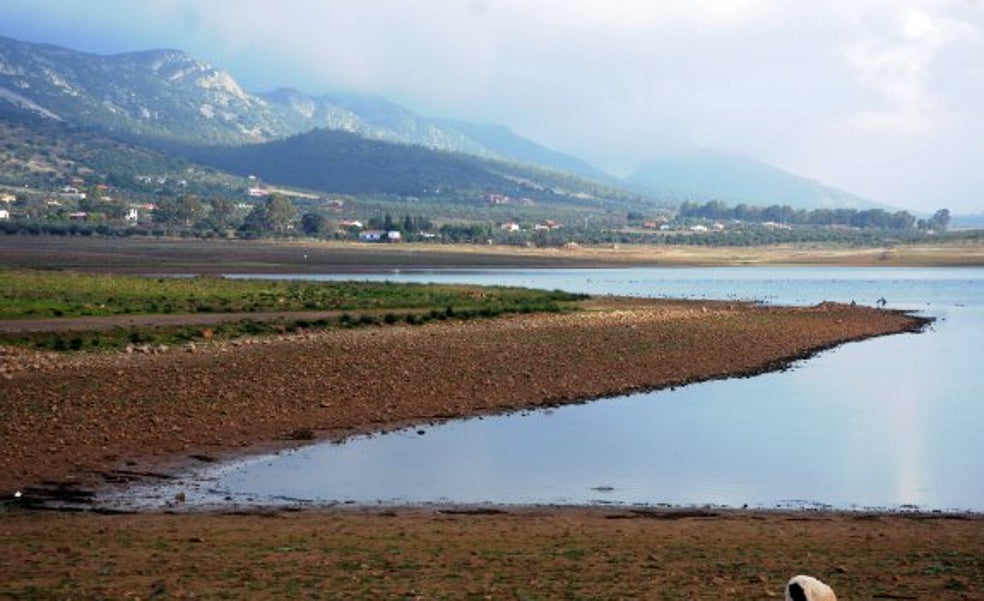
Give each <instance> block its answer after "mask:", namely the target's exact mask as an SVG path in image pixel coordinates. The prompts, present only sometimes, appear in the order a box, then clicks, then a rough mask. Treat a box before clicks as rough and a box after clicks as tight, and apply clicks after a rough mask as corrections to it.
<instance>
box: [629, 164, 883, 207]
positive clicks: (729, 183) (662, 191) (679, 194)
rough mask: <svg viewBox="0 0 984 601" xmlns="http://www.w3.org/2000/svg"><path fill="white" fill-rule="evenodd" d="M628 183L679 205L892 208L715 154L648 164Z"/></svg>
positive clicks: (771, 166) (766, 167) (776, 169)
mask: <svg viewBox="0 0 984 601" xmlns="http://www.w3.org/2000/svg"><path fill="white" fill-rule="evenodd" d="M622 183H623V184H625V185H626V186H629V187H630V188H632V189H635V190H637V191H640V192H644V193H647V194H653V195H656V196H666V195H673V196H675V197H676V199H677V200H680V201H683V200H700V201H704V200H721V201H723V202H726V203H728V204H731V205H735V204H740V203H745V204H748V205H756V206H768V205H788V206H791V207H793V208H795V209H813V208H827V209H838V208H853V209H874V208H881V209H887V208H892V207H888V206H887V205H882V204H879V203H876V202H873V201H870V200H867V199H865V198H863V197H861V196H858V195H856V194H850V193H848V192H843V191H841V190H837V189H835V188H831V187H830V186H825V185H823V184H821V183H820V182H817V181H815V180H811V179H809V178H806V177H802V176H799V175H794V174H792V173H789V172H788V171H785V170H783V169H780V168H778V167H775V166H773V165H769V164H767V163H763V162H761V161H756V160H754V159H748V158H744V157H736V156H729V155H725V154H720V153H716V152H711V151H701V152H696V153H692V154H688V155H680V156H673V157H667V158H663V159H659V160H653V161H649V162H647V163H645V164H644V165H642V166H641V167H639V169H637V170H636V171H635V172H634V173H633V174H631V175H629V176H628V177H626V178H625V179H623V180H622Z"/></svg>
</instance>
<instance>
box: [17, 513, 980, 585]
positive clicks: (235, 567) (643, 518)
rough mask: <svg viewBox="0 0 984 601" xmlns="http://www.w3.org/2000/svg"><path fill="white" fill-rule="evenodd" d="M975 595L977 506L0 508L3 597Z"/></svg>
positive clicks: (978, 567) (977, 542) (977, 543)
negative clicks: (808, 577)
mask: <svg viewBox="0 0 984 601" xmlns="http://www.w3.org/2000/svg"><path fill="white" fill-rule="evenodd" d="M801 572H806V573H810V574H813V575H815V576H817V577H819V578H821V579H823V580H824V581H826V582H828V583H829V584H831V585H832V586H833V587H834V589H835V591H837V593H838V594H839V595H840V598H841V599H844V600H852V599H853V600H857V599H924V600H934V601H943V600H949V599H982V598H984V587H982V585H981V578H982V576H984V518H981V517H980V516H971V517H966V516H925V515H869V514H819V513H812V512H805V513H749V512H713V511H683V510H677V511H670V510H667V511H644V512H638V511H632V510H617V509H517V510H510V511H508V512H501V513H495V512H491V513H487V514H481V513H478V514H475V513H472V514H469V513H461V512H455V511H453V510H452V511H450V512H449V511H439V510H422V509H401V510H396V511H389V510H375V511H361V510H359V511H339V510H334V511H321V510H318V511H305V512H299V513H287V512H273V513H258V512H257V513H247V514H239V515H230V514H216V513H208V514H182V515H169V514H142V515H123V516H120V515H116V516H96V515H84V514H52V513H47V514H36V513H15V514H10V515H0V574H3V577H2V578H0V598H9V599H300V598H316V599H782V587H783V585H784V583H785V581H786V580H787V579H788V578H789V577H790V576H792V575H794V574H797V573H801Z"/></svg>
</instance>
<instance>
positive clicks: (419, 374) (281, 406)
mask: <svg viewBox="0 0 984 601" xmlns="http://www.w3.org/2000/svg"><path fill="white" fill-rule="evenodd" d="M922 324H923V321H922V320H920V319H918V318H915V317H911V316H908V315H904V314H901V313H897V312H892V311H882V310H876V309H871V308H864V307H854V306H846V305H836V304H824V305H820V306H818V307H812V308H781V307H766V306H758V305H754V304H745V303H727V302H683V301H666V300H630V299H614V298H604V299H595V300H592V301H590V302H587V303H585V304H584V305H583V307H582V310H581V311H578V312H575V313H570V314H563V315H528V316H518V317H510V318H504V319H497V320H489V321H470V322H445V323H439V324H431V325H426V326H417V327H412V326H390V327H371V328H366V329H359V330H330V331H320V332H299V333H296V334H291V335H287V336H280V337H275V338H273V337H271V338H264V339H255V340H245V341H241V342H235V343H213V344H208V345H198V346H195V347H176V348H170V349H167V350H166V351H164V352H149V353H131V354H127V353H112V354H110V353H103V354H81V355H79V354H77V355H61V356H52V355H42V354H36V353H32V352H26V351H18V350H13V349H4V350H3V351H2V352H0V375H2V377H0V398H3V399H4V402H3V403H2V404H0V492H3V493H7V494H9V493H12V492H13V491H15V490H25V489H27V488H28V487H36V486H38V485H42V484H44V483H46V482H48V483H51V482H58V483H66V482H69V483H78V484H80V485H82V486H94V485H98V484H100V483H101V482H104V481H106V480H107V479H110V480H113V479H116V480H118V479H120V478H123V479H125V478H127V477H129V476H128V475H134V477H136V476H139V474H140V473H144V472H160V471H162V470H166V469H167V468H168V463H169V462H183V461H201V460H209V459H211V458H220V457H227V456H232V455H235V454H240V453H244V452H251V451H256V450H260V449H264V448H266V449H269V448H270V445H288V444H297V441H306V440H315V439H327V438H331V439H337V438H342V437H345V436H349V435H352V434H356V433H363V432H373V431H380V430H386V429H389V428H394V427H399V426H403V425H407V424H412V423H429V422H435V421H441V420H447V419H452V418H456V417H462V416H471V415H477V414H490V413H501V412H507V411H513V410H518V409H523V408H531V407H542V406H550V405H556V404H561V403H570V402H579V401H583V400H586V399H594V398H599V397H605V396H611V395H617V394H623V393H628V392H632V391H638V390H647V389H655V388H661V387H668V386H676V385H681V384H684V383H687V382H692V381H697V380H705V379H710V378H721V377H725V376H730V375H737V374H754V373H760V372H762V371H766V370H772V369H778V368H781V367H782V366H784V365H786V364H787V363H788V362H789V361H791V360H795V359H798V358H802V357H805V356H808V355H809V354H811V353H813V352H815V351H817V350H820V349H824V348H828V347H830V346H833V345H836V344H840V343H843V342H846V341H850V340H858V339H863V338H867V337H871V336H878V335H883V334H889V333H895V332H902V331H911V330H914V329H918V328H920V327H921V326H922Z"/></svg>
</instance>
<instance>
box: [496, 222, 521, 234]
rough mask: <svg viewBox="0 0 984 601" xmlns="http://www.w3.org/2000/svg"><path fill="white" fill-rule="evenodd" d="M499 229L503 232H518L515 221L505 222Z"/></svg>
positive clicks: (517, 225)
mask: <svg viewBox="0 0 984 601" xmlns="http://www.w3.org/2000/svg"><path fill="white" fill-rule="evenodd" d="M499 227H501V228H502V231H504V232H518V231H519V224H518V223H516V222H515V221H507V222H505V223H503V224H502V225H501V226H499Z"/></svg>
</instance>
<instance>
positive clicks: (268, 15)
mask: <svg viewBox="0 0 984 601" xmlns="http://www.w3.org/2000/svg"><path fill="white" fill-rule="evenodd" d="M0 35H5V36H8V37H13V38H17V39H20V40H24V41H32V42H48V43H54V44H58V45H62V46H67V47H69V48H73V49H76V50H82V51H87V52H95V53H99V54H110V53H117V52H126V51H133V50H146V49H153V48H177V49H180V50H183V51H185V52H188V53H190V54H192V55H193V56H195V57H196V58H199V59H202V60H205V61H207V62H210V63H212V64H213V65H214V66H216V67H218V68H220V69H223V70H226V71H228V72H230V73H231V74H232V75H233V76H234V77H235V78H236V79H237V80H238V81H239V82H240V84H241V85H243V87H245V88H246V89H248V90H251V91H255V92H261V91H269V90H272V89H275V88H278V87H285V86H288V87H294V88H298V89H300V90H302V91H304V92H306V93H309V94H314V95H317V94H322V93H327V92H332V91H355V92H364V93H373V94H378V95H380V96H383V97H385V98H387V99H389V100H392V101H394V102H397V103H399V104H402V105H403V106H405V107H407V108H409V109H411V110H412V111H414V112H416V113H418V114H420V115H424V116H435V117H454V118H461V119H466V120H470V121H476V122H482V123H499V124H503V125H507V126H509V127H510V128H512V129H513V130H514V131H515V132H516V133H518V134H520V135H523V136H525V137H528V138H531V139H533V140H535V141H537V142H539V143H541V144H544V145H546V146H549V147H551V148H554V149H556V150H560V151H563V152H567V153H570V154H574V155H576V156H579V157H581V158H583V159H585V160H587V161H588V162H590V163H592V164H594V165H596V166H597V167H600V168H602V169H605V170H607V171H609V172H611V173H613V174H615V175H620V176H621V175H626V174H628V173H630V172H631V171H632V170H634V169H635V168H636V167H638V166H639V165H640V164H641V163H643V162H645V161H646V160H647V159H652V158H659V157H665V156H670V155H675V154H680V153H687V152H692V151H694V150H697V149H711V150H715V151H719V152H724V153H729V154H735V155H741V156H747V157H751V158H756V159H760V160H763V161H766V162H768V163H771V164H774V165H777V166H780V167H782V168H785V169H787V170H790V171H792V172H794V173H797V174H800V175H804V176H807V177H811V178H814V179H817V180H819V181H822V182H823V183H825V184H828V185H831V186H834V187H837V188H841V189H843V190H845V191H849V192H853V193H856V194H860V195H862V196H865V197H867V198H870V199H872V200H875V201H879V202H883V203H887V204H891V205H893V206H897V207H900V208H905V209H909V210H914V211H924V212H932V211H934V210H936V209H938V208H942V207H946V208H949V209H950V210H951V211H953V212H956V213H978V212H984V0H825V1H819V2H818V1H813V0H277V1H276V2H274V1H271V0H144V1H140V0H30V2H27V1H25V0H0Z"/></svg>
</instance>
